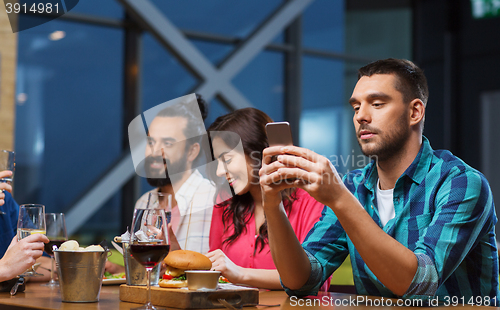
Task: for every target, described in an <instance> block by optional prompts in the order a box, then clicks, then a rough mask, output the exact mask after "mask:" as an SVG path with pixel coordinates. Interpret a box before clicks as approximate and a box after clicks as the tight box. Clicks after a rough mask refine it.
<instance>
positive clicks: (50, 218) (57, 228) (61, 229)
mask: <svg viewBox="0 0 500 310" xmlns="http://www.w3.org/2000/svg"><path fill="white" fill-rule="evenodd" d="M45 225H46V227H47V233H46V234H45V235H46V236H47V238H49V243H46V244H45V248H44V250H45V252H46V253H47V254H49V255H50V260H51V262H52V268H50V281H49V282H48V283H45V284H42V286H48V287H56V286H59V282H58V281H56V280H54V252H53V251H54V246H57V247H58V248H59V247H60V246H61V244H63V243H64V242H65V241H67V240H68V233H67V232H66V221H65V220H64V213H45Z"/></svg>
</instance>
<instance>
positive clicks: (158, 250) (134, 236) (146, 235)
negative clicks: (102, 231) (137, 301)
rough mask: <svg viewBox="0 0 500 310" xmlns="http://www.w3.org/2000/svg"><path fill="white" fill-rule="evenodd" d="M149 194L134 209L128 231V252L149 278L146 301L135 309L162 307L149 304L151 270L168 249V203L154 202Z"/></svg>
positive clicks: (165, 254)
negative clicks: (145, 201) (144, 200)
mask: <svg viewBox="0 0 500 310" xmlns="http://www.w3.org/2000/svg"><path fill="white" fill-rule="evenodd" d="M149 196H150V197H149V198H148V202H147V204H145V205H142V206H139V207H138V208H136V209H135V210H134V217H133V219H132V226H131V231H130V235H131V236H130V243H129V244H130V252H131V253H132V256H133V257H134V258H135V259H136V260H137V261H138V262H139V263H140V264H141V265H143V266H144V267H145V268H146V271H147V278H146V279H148V280H149V281H147V284H148V287H147V291H148V293H147V294H148V297H147V303H146V304H145V305H144V306H142V307H139V308H135V309H162V308H157V307H155V306H153V304H151V281H150V279H151V270H153V268H154V267H155V266H156V265H158V263H160V262H161V261H162V260H163V259H164V258H165V256H167V254H168V252H169V250H170V240H169V236H168V230H167V214H169V213H170V204H164V203H163V201H162V200H159V201H156V204H155V203H154V201H153V200H154V198H153V199H151V197H152V196H153V195H151V194H150V195H149ZM154 197H158V195H154ZM160 197H164V196H160ZM161 199H163V198H161Z"/></svg>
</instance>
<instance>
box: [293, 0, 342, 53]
mask: <svg viewBox="0 0 500 310" xmlns="http://www.w3.org/2000/svg"><path fill="white" fill-rule="evenodd" d="M344 9H345V8H344V1H343V0H316V1H314V2H313V3H311V5H309V7H307V9H306V11H305V13H304V15H303V27H304V38H303V41H304V42H303V44H304V48H314V49H324V50H329V51H334V52H343V51H344V21H345V20H344V16H345V12H344Z"/></svg>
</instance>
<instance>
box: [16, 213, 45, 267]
mask: <svg viewBox="0 0 500 310" xmlns="http://www.w3.org/2000/svg"><path fill="white" fill-rule="evenodd" d="M33 234H45V206H44V205H38V204H25V205H21V206H19V218H18V220H17V240H21V239H23V238H26V237H28V236H30V235H33ZM21 276H25V277H26V276H43V274H41V273H37V272H36V271H35V269H34V268H33V266H31V269H28V270H26V271H25V272H24V273H22V274H21Z"/></svg>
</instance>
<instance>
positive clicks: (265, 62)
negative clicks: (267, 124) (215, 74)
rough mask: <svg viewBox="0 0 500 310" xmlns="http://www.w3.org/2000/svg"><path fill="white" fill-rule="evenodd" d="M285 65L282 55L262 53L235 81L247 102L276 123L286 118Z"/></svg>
mask: <svg viewBox="0 0 500 310" xmlns="http://www.w3.org/2000/svg"><path fill="white" fill-rule="evenodd" d="M283 63H284V55H283V54H282V53H277V52H262V53H260V54H259V55H257V57H255V59H254V60H252V61H251V62H250V63H249V64H248V65H247V66H246V67H245V68H244V69H243V70H242V71H241V72H240V73H239V74H238V75H237V76H236V77H235V78H234V79H233V83H234V85H235V86H236V88H237V89H238V90H240V92H241V93H242V94H243V95H244V96H245V97H246V98H247V100H248V101H250V103H251V104H253V106H254V107H256V108H257V109H259V110H262V111H264V112H266V113H267V114H268V115H269V116H270V117H271V118H272V119H273V120H275V121H280V120H283V117H284V113H283V111H284V107H283V104H284V103H283V101H284V100H283V76H284V74H283V70H284V66H283Z"/></svg>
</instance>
